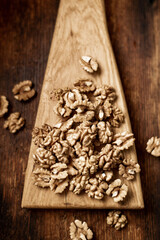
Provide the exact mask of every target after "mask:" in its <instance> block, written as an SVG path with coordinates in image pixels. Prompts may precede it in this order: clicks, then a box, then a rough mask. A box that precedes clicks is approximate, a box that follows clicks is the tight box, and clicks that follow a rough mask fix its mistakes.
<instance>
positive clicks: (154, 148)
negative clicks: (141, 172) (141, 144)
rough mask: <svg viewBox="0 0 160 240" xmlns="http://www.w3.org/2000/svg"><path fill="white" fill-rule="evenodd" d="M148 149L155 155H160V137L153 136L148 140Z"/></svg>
mask: <svg viewBox="0 0 160 240" xmlns="http://www.w3.org/2000/svg"><path fill="white" fill-rule="evenodd" d="M146 150H147V152H148V153H151V154H152V155H153V156H155V157H160V138H158V137H152V138H150V139H149V140H148V142H147V147H146Z"/></svg>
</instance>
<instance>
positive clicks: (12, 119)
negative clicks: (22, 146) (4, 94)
mask: <svg viewBox="0 0 160 240" xmlns="http://www.w3.org/2000/svg"><path fill="white" fill-rule="evenodd" d="M24 124H25V120H24V118H22V117H20V113H19V112H15V113H11V114H10V116H9V117H8V118H7V120H6V121H5V122H4V126H3V127H4V128H9V131H10V132H11V133H15V132H17V131H18V130H19V129H20V128H22V127H23V125H24Z"/></svg>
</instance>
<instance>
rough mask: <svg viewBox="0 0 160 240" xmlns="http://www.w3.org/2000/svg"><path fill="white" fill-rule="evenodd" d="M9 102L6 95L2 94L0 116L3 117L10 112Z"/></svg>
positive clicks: (0, 97)
mask: <svg viewBox="0 0 160 240" xmlns="http://www.w3.org/2000/svg"><path fill="white" fill-rule="evenodd" d="M8 105H9V102H8V101H7V98H6V97H5V96H0V117H3V116H4V114H5V113H7V112H8Z"/></svg>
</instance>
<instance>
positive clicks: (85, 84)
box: [74, 79, 96, 92]
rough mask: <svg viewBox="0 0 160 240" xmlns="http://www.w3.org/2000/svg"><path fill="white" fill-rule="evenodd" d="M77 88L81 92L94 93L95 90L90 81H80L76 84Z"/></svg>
mask: <svg viewBox="0 0 160 240" xmlns="http://www.w3.org/2000/svg"><path fill="white" fill-rule="evenodd" d="M74 86H75V88H77V89H78V90H79V91H80V92H93V91H94V90H95V88H96V87H95V85H94V84H93V81H92V80H90V79H80V80H78V81H77V82H75V83H74Z"/></svg>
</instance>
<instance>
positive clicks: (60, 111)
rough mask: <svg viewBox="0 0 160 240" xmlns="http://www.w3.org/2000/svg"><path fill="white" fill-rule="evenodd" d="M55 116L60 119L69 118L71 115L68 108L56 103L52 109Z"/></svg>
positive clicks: (70, 110)
mask: <svg viewBox="0 0 160 240" xmlns="http://www.w3.org/2000/svg"><path fill="white" fill-rule="evenodd" d="M53 110H54V111H55V113H56V114H57V115H60V116H61V117H64V118H65V117H69V116H70V115H71V113H72V109H70V108H69V107H66V106H63V105H62V104H61V103H58V104H57V105H56V106H55V108H54V109H53Z"/></svg>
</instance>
